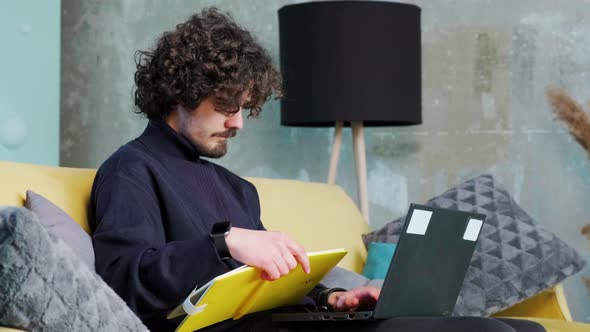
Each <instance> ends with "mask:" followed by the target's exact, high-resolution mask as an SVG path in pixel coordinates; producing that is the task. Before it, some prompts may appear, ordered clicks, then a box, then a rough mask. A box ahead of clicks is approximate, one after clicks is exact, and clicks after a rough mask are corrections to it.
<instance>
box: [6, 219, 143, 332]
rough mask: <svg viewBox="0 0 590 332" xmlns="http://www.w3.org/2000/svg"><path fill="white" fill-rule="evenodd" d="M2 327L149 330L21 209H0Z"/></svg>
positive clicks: (101, 282) (88, 270)
mask: <svg viewBox="0 0 590 332" xmlns="http://www.w3.org/2000/svg"><path fill="white" fill-rule="evenodd" d="M0 280H1V282H0V326H3V327H13V328H18V329H24V330H27V331H148V330H147V328H146V327H145V326H144V325H143V324H142V323H141V321H140V320H139V318H137V316H135V314H134V313H133V312H132V311H131V309H129V308H128V307H127V306H126V305H125V302H124V301H123V300H122V299H121V298H120V297H119V296H118V295H117V294H116V293H115V292H114V291H113V290H112V289H111V288H110V287H109V286H108V285H107V284H105V283H104V281H102V279H101V278H100V277H99V276H98V275H97V274H96V273H94V272H93V271H91V270H90V269H88V267H87V266H86V264H84V263H83V262H82V261H81V260H80V258H79V257H78V255H76V254H75V253H74V252H73V251H72V249H71V248H70V247H69V246H68V245H66V244H65V243H64V242H63V241H62V240H61V239H59V238H57V237H56V236H54V235H53V234H51V233H49V232H48V231H47V230H46V229H45V228H44V227H43V226H42V225H41V224H40V223H39V220H38V218H37V216H36V215H35V214H33V213H32V212H30V211H29V210H27V209H24V208H4V209H2V210H0Z"/></svg>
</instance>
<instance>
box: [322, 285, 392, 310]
mask: <svg viewBox="0 0 590 332" xmlns="http://www.w3.org/2000/svg"><path fill="white" fill-rule="evenodd" d="M379 293H381V289H379V288H377V287H371V286H363V287H358V288H354V289H351V290H349V291H346V292H334V293H331V294H330V296H329V297H328V304H329V305H330V307H332V309H333V310H335V311H351V310H356V309H359V308H360V309H363V310H364V309H368V310H370V309H373V308H374V307H375V304H376V303H377V299H378V298H379Z"/></svg>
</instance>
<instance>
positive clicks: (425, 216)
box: [406, 209, 432, 235]
mask: <svg viewBox="0 0 590 332" xmlns="http://www.w3.org/2000/svg"><path fill="white" fill-rule="evenodd" d="M430 218H432V211H425V210H418V209H414V212H413V213H412V218H411V219H410V224H409V225H408V229H407V230H406V233H409V234H418V235H424V234H426V229H427V228H428V224H429V223H430Z"/></svg>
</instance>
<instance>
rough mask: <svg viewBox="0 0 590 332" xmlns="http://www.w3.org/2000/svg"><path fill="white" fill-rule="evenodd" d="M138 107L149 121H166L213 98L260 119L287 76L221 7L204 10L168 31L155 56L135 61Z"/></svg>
mask: <svg viewBox="0 0 590 332" xmlns="http://www.w3.org/2000/svg"><path fill="white" fill-rule="evenodd" d="M135 63H136V65H137V71H136V72H135V85H136V88H135V93H134V97H135V105H136V106H137V107H138V110H136V112H137V113H143V114H145V115H146V116H147V117H148V118H149V119H164V118H165V117H166V116H167V115H168V114H169V113H170V112H171V111H172V109H173V106H175V105H177V104H180V105H182V106H184V107H186V108H188V109H195V108H197V107H198V106H199V104H200V103H201V102H202V101H203V99H205V98H208V97H213V104H214V105H215V109H216V110H217V111H219V112H223V113H226V114H233V113H237V112H238V111H239V108H240V103H241V102H242V101H241V98H242V95H243V93H244V92H246V93H248V94H249V97H250V98H249V100H248V101H247V102H246V103H245V104H244V105H241V106H242V107H243V108H245V109H249V110H250V114H249V116H253V117H257V116H258V115H259V114H260V111H261V108H262V104H264V102H266V101H267V100H268V99H269V98H270V96H271V95H272V94H273V92H274V93H275V96H276V97H277V98H280V97H281V95H282V91H281V75H280V73H279V72H278V70H277V69H275V68H274V67H273V65H272V60H271V58H270V56H269V55H268V54H267V52H266V51H265V50H264V48H262V46H260V45H259V44H258V42H257V41H256V40H255V39H254V37H253V36H252V35H251V34H250V33H249V32H248V31H246V30H244V29H243V28H241V27H240V26H238V25H237V24H236V23H235V22H234V21H233V20H232V18H231V16H229V14H227V15H224V14H222V13H220V12H219V10H218V9H217V8H214V7H212V8H207V9H204V10H203V11H202V12H201V13H200V14H194V15H193V16H191V17H190V18H189V19H188V20H187V21H186V22H184V23H181V24H178V25H177V26H176V29H175V30H172V31H168V32H164V34H163V35H162V36H161V37H160V39H159V40H158V42H157V46H156V48H155V49H154V50H152V51H137V52H136V57H135Z"/></svg>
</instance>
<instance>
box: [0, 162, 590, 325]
mask: <svg viewBox="0 0 590 332" xmlns="http://www.w3.org/2000/svg"><path fill="white" fill-rule="evenodd" d="M95 172H96V170H94V169H80V168H65V167H48V166H40V165H32V164H23V163H13V162H0V206H2V205H4V206H6V205H11V206H22V205H23V203H24V197H25V192H26V190H27V189H30V190H33V191H35V192H37V193H39V194H41V195H43V196H44V197H46V198H47V199H49V200H51V201H52V202H54V203H55V204H56V205H58V206H59V207H61V208H62V209H63V210H64V211H66V212H67V213H68V214H69V215H70V216H71V217H72V218H73V219H74V220H76V221H77V222H78V223H79V224H80V225H81V226H82V228H83V229H84V230H86V231H89V227H88V218H87V206H88V202H89V198H90V189H91V186H92V181H93V179H94V175H95ZM248 180H249V181H251V182H252V183H254V185H256V187H257V188H258V191H259V194H260V201H261V205H262V216H261V219H262V221H263V223H264V224H265V225H266V227H267V228H268V229H270V230H281V231H284V232H286V233H288V234H290V235H291V236H292V237H293V238H295V239H296V240H297V241H299V242H300V243H301V244H302V245H303V246H304V247H305V248H306V249H307V250H308V251H316V250H323V249H332V248H341V247H343V248H346V249H347V250H348V251H349V254H348V255H347V256H346V257H345V258H344V259H343V260H342V262H341V263H340V264H339V265H340V266H341V267H344V268H347V269H350V270H353V271H357V272H360V271H361V270H362V268H363V265H364V260H365V257H366V250H365V247H364V245H363V243H362V240H361V236H360V235H361V234H362V233H366V232H368V231H369V228H368V226H367V225H366V224H365V223H364V221H363V219H362V216H361V214H360V212H359V211H358V209H357V207H356V205H355V204H354V202H353V201H352V200H351V199H350V198H349V197H348V196H347V195H346V193H345V192H344V191H343V190H342V189H341V188H340V187H338V186H334V185H327V184H321V183H308V182H302V181H293V180H275V179H264V178H248ZM496 315H497V316H502V317H527V318H528V319H531V320H535V321H537V322H539V323H541V324H542V325H543V326H545V328H546V329H547V331H549V332H562V331H573V332H583V331H585V332H590V324H583V323H576V322H572V318H571V314H570V311H569V309H568V306H567V301H566V299H565V296H564V293H563V288H562V287H561V285H558V286H556V287H555V288H553V289H549V290H546V291H545V292H543V293H541V294H538V295H536V296H535V297H533V298H530V299H528V300H526V301H524V302H522V303H520V304H517V305H515V306H514V307H512V308H509V309H507V310H505V311H503V312H500V313H497V314H496ZM10 331H16V330H13V329H8V328H2V327H0V332H10Z"/></svg>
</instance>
